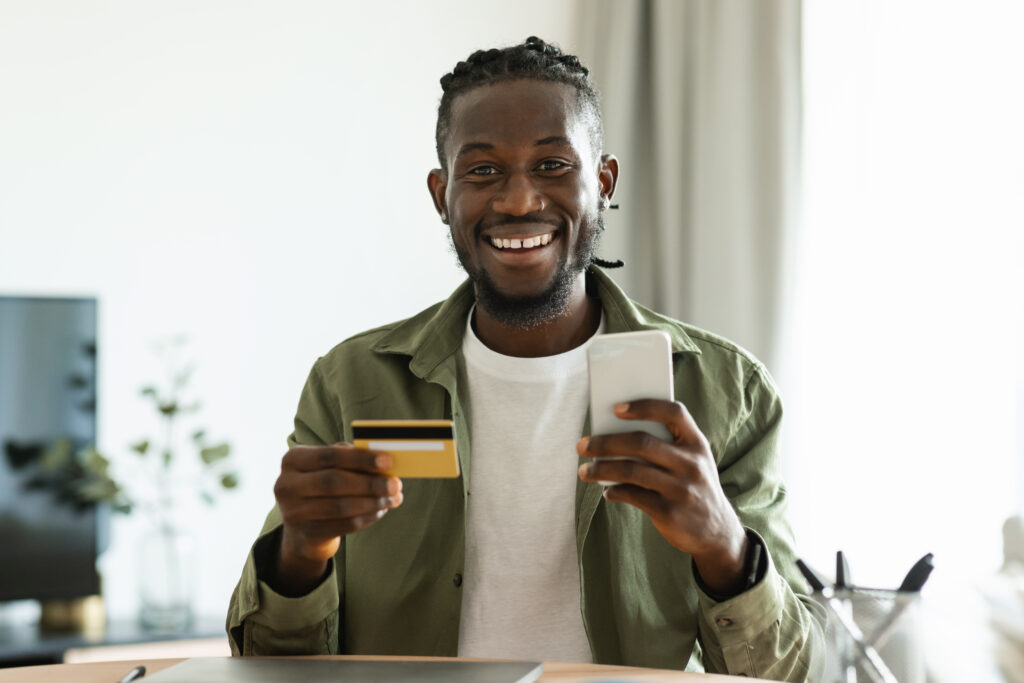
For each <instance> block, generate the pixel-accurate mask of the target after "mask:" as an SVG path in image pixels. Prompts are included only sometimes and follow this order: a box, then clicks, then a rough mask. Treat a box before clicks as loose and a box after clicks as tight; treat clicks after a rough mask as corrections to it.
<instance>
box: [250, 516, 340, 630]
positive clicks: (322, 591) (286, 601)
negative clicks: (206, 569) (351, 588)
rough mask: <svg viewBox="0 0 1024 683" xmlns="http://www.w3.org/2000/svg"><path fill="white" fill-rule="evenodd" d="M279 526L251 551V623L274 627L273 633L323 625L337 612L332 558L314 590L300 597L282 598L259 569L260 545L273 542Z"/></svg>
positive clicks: (262, 570)
mask: <svg viewBox="0 0 1024 683" xmlns="http://www.w3.org/2000/svg"><path fill="white" fill-rule="evenodd" d="M279 529H280V527H278V528H277V529H275V530H274V531H271V532H270V533H268V534H266V535H264V536H263V537H261V538H260V539H259V540H258V541H257V542H256V546H255V547H254V548H253V555H254V559H255V560H256V562H255V565H256V579H257V581H256V590H255V602H256V604H255V605H254V607H255V611H253V613H252V615H251V616H249V620H250V621H252V622H253V623H256V624H260V625H262V626H267V627H271V628H273V629H274V630H275V631H284V632H287V631H298V630H301V629H305V628H308V627H310V626H313V625H315V624H318V623H320V622H322V621H323V620H324V619H326V618H327V617H328V616H330V615H331V614H332V613H334V612H337V610H338V604H339V598H338V578H337V571H336V569H335V564H334V558H331V559H330V560H328V561H327V574H326V575H325V576H324V579H323V580H322V581H321V582H320V583H319V584H317V586H316V588H314V589H313V590H311V591H310V592H309V593H306V594H305V595H302V596H299V597H287V596H284V595H281V594H280V593H278V592H277V591H275V590H274V589H273V588H271V587H270V585H269V584H268V583H267V582H266V581H264V580H263V578H262V577H264V576H266V568H265V567H264V566H261V565H262V564H263V563H262V562H260V558H261V556H262V555H263V553H261V552H260V550H261V549H262V548H261V547H260V546H261V545H263V544H268V543H274V542H275V541H276V535H277V533H279Z"/></svg>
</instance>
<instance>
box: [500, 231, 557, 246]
mask: <svg viewBox="0 0 1024 683" xmlns="http://www.w3.org/2000/svg"><path fill="white" fill-rule="evenodd" d="M553 238H554V233H550V232H549V233H548V234H546V235H537V236H536V237H527V238H526V239H501V238H499V237H492V238H491V245H492V246H494V247H496V248H498V249H532V248H533V247H540V246H543V245H545V244H550V243H551V240H552V239H553Z"/></svg>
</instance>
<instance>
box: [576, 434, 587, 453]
mask: <svg viewBox="0 0 1024 683" xmlns="http://www.w3.org/2000/svg"><path fill="white" fill-rule="evenodd" d="M576 445H577V446H578V447H580V448H582V449H583V450H587V447H588V446H589V445H590V437H589V436H585V437H583V438H582V439H580V440H579V441H578V442H577V443H576Z"/></svg>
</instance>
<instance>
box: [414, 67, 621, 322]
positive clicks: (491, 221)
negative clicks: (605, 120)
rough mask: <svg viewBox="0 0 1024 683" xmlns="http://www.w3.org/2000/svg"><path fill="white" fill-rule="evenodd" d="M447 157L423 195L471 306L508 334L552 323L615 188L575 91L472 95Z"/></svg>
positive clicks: (512, 85) (502, 86)
mask: <svg viewBox="0 0 1024 683" xmlns="http://www.w3.org/2000/svg"><path fill="white" fill-rule="evenodd" d="M445 152H446V156H447V158H448V168H447V169H445V170H444V172H441V171H434V172H432V173H431V178H430V187H431V192H432V194H433V195H434V201H435V204H437V207H438V210H439V211H440V212H442V215H446V216H447V219H448V223H449V225H450V226H451V237H452V242H453V244H454V246H455V250H456V253H457V254H458V256H459V261H460V262H461V263H462V266H463V268H465V270H466V272H467V273H468V274H469V276H470V278H471V279H472V280H473V282H474V284H475V285H476V290H477V300H478V304H479V305H480V306H482V307H483V308H485V309H486V310H487V312H488V313H490V314H491V315H493V316H494V317H495V318H497V319H498V320H499V321H500V322H503V323H504V324H506V325H511V326H516V327H531V326H533V325H536V324H539V323H542V322H546V321H547V320H551V319H553V318H554V317H557V316H558V315H560V314H561V313H562V312H563V311H564V309H565V306H566V305H567V303H568V301H569V297H570V294H571V292H572V291H573V288H574V287H576V286H580V287H582V281H581V280H580V273H581V272H582V271H583V269H584V268H585V267H586V265H587V264H588V263H589V261H590V257H591V255H592V254H593V250H594V247H595V244H596V241H597V236H598V234H599V233H600V229H601V222H600V213H599V209H598V207H599V206H600V201H601V195H602V193H603V194H606V195H609V196H610V194H611V189H613V188H614V181H615V178H614V175H615V174H614V172H610V171H609V170H608V168H607V162H602V161H601V160H600V159H598V155H597V150H594V149H593V145H592V143H591V134H590V129H589V127H588V126H587V121H586V118H585V116H584V115H583V113H582V112H581V110H580V106H579V104H578V101H577V95H576V91H575V89H574V88H573V87H572V86H569V85H564V84H561V83H551V82H547V81H537V80H516V81H507V82H501V83H496V84H493V85H488V86H481V87H479V88H475V89H473V90H470V91H469V92H467V93H464V94H462V95H460V96H458V98H457V99H456V100H455V101H454V102H453V106H452V112H451V124H450V127H449V135H448V140H447V141H446V144H445ZM615 170H616V171H617V167H616V169H615Z"/></svg>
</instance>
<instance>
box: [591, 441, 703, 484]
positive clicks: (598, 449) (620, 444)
mask: <svg viewBox="0 0 1024 683" xmlns="http://www.w3.org/2000/svg"><path fill="white" fill-rule="evenodd" d="M576 452H577V453H579V455H580V457H581V458H595V459H598V458H600V459H606V458H640V459H642V460H644V461H646V462H647V463H649V464H650V465H654V466H656V467H660V468H662V469H664V470H667V471H669V472H674V473H676V474H677V475H681V476H686V475H688V474H690V473H691V472H692V470H693V467H694V466H695V462H694V454H693V453H691V452H690V451H689V450H687V449H685V448H680V447H679V446H677V445H676V444H672V443H669V442H667V441H663V440H661V439H659V438H658V437H656V436H653V435H651V434H648V433H647V432H628V433H625V434H604V435H601V436H590V437H584V438H582V439H580V440H579V441H578V442H577V443H576Z"/></svg>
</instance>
